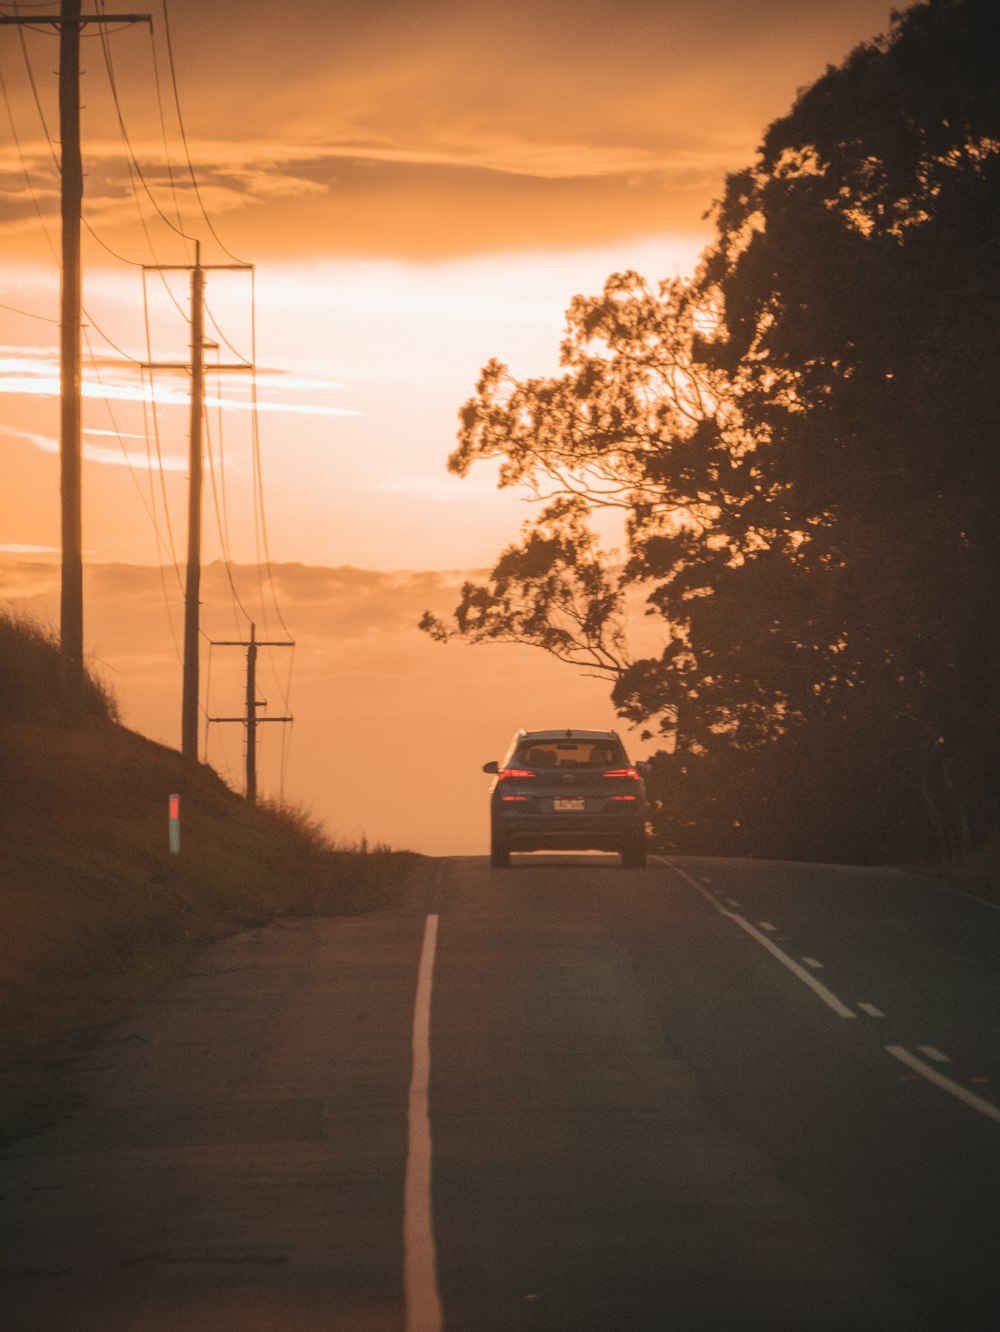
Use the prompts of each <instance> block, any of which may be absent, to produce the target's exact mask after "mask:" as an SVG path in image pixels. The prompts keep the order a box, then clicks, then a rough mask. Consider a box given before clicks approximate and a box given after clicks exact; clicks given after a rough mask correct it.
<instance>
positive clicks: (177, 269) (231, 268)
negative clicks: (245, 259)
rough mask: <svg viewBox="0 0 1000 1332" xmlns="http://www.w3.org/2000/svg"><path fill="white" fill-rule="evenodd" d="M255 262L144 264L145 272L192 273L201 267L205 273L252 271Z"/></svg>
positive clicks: (143, 269)
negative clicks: (194, 269) (193, 269)
mask: <svg viewBox="0 0 1000 1332" xmlns="http://www.w3.org/2000/svg"><path fill="white" fill-rule="evenodd" d="M255 267H256V265H255V264H143V266H142V271H143V272H144V273H190V272H191V270H192V268H200V269H201V271H202V272H203V273H252V272H253V270H254V268H255Z"/></svg>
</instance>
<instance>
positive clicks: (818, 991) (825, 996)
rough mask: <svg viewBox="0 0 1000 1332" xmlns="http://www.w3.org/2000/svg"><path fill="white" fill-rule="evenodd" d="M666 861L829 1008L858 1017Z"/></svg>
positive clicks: (774, 946) (785, 955) (750, 927)
mask: <svg viewBox="0 0 1000 1332" xmlns="http://www.w3.org/2000/svg"><path fill="white" fill-rule="evenodd" d="M666 863H667V864H668V865H669V866H670V868H671V869H672V870H673V871H674V873H675V874H678V875H680V877H681V878H682V879H683V880H684V882H685V883H689V884H690V885H691V887H692V888H695V889H697V891H698V892H699V893H701V895H702V897H704V899H705V901H706V902H711V904H712V906H714V907H715V909H716V911H718V912H719V914H720V915H723V916H726V917H728V919H729V920H731V921H734V922H735V923H736V924H737V925H738V926H739V927H740V929H741V930H745V931H746V932H747V934H749V935H750V937H751V938H752V939H756V940H757V942H758V943H759V944H760V945H761V947H763V948H766V949H767V951H768V952H769V953H770V954H771V955H772V956H773V957H776V958H777V959H778V961H779V962H780V963H781V964H782V966H785V967H787V968H788V970H789V971H790V972H791V973H792V974H793V975H794V976H797V977H798V978H799V980H800V981H802V983H803V985H808V986H809V988H810V990H812V992H813V993H814V994H815V995H816V996H817V997H818V998H820V999H822V1000H823V1002H824V1004H826V1006H827V1007H828V1008H832V1009H833V1011H834V1012H835V1013H836V1014H837V1016H838V1017H842V1018H856V1017H857V1016H858V1015H857V1013H855V1012H854V1011H853V1009H850V1008H848V1007H847V1005H846V1004H845V1003H843V1002H842V1001H841V1000H840V999H838V998H837V996H836V995H835V994H834V993H833V992H832V990H828V989H827V988H826V986H825V985H821V984H820V982H819V981H818V980H817V979H816V977H815V976H810V974H809V972H808V971H806V969H805V968H804V967H800V966H799V964H798V962H796V961H795V959H794V958H791V957H789V956H788V954H787V953H786V952H784V951H783V950H782V949H780V948H779V947H778V945H777V944H775V943H772V942H771V940H770V939H769V938H768V937H767V935H766V934H762V933H761V932H760V930H758V929H757V928H756V926H754V925H751V924H750V922H749V921H748V920H745V919H744V918H743V917H742V916H740V915H738V914H737V913H736V912H735V911H727V910H726V908H725V907H724V906H720V905H719V903H718V902H717V901H716V900H715V898H714V897H713V896H712V895H711V893H709V892H706V891H705V889H704V888H703V887H702V886H701V884H700V883H699V882H698V880H697V879H692V877H691V875H690V874H688V873H687V872H686V871H685V870H682V869H681V867H680V866H679V865H675V864H674V863H673V861H672V860H668V861H667V862H666Z"/></svg>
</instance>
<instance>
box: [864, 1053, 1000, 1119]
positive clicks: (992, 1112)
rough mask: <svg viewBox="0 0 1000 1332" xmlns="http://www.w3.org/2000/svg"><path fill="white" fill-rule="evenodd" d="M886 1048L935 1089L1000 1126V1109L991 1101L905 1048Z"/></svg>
mask: <svg viewBox="0 0 1000 1332" xmlns="http://www.w3.org/2000/svg"><path fill="white" fill-rule="evenodd" d="M885 1048H886V1049H887V1050H888V1052H889V1053H890V1054H891V1055H892V1057H893V1058H894V1059H898V1060H899V1062H900V1063H901V1064H905V1065H906V1066H907V1068H912V1069H913V1071H914V1073H919V1074H920V1076H921V1077H922V1078H926V1079H927V1081H928V1082H933V1083H934V1085H935V1087H940V1088H941V1089H942V1090H943V1091H946V1092H951V1094H952V1096H956V1097H957V1098H958V1099H959V1100H960V1101H964V1102H965V1104H966V1105H968V1106H971V1107H972V1109H973V1110H978V1111H979V1113H980V1114H981V1115H985V1116H986V1118H987V1119H994V1120H996V1122H997V1123H998V1124H1000V1107H998V1106H995V1105H993V1104H992V1102H990V1101H985V1100H983V1098H982V1097H981V1096H977V1095H976V1093H975V1092H971V1091H969V1090H968V1088H966V1087H963V1086H962V1085H961V1084H960V1083H958V1082H953V1081H952V1079H951V1078H946V1077H945V1075H944V1074H943V1073H939V1072H938V1071H937V1069H936V1068H931V1066H930V1064H925V1063H924V1061H923V1060H922V1059H918V1058H917V1056H916V1055H912V1054H910V1052H909V1050H906V1049H904V1048H903V1046H901V1045H887V1046H886V1047H885Z"/></svg>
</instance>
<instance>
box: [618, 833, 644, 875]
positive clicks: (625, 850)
mask: <svg viewBox="0 0 1000 1332" xmlns="http://www.w3.org/2000/svg"><path fill="white" fill-rule="evenodd" d="M622 864H623V865H624V866H625V868H626V869H645V868H646V847H645V844H644V843H643V842H641V841H639V840H638V839H637V838H636V839H629V841H627V842H625V843H623V845H622Z"/></svg>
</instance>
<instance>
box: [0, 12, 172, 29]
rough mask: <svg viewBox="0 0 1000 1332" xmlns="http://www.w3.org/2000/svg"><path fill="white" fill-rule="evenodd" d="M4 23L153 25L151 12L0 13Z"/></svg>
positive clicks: (0, 19) (1, 20) (0, 22)
mask: <svg viewBox="0 0 1000 1332" xmlns="http://www.w3.org/2000/svg"><path fill="white" fill-rule="evenodd" d="M4 23H27V24H35V25H36V26H37V25H38V24H39V23H52V24H54V25H55V26H57V27H58V26H59V25H60V24H62V23H73V24H77V23H78V24H80V26H81V27H82V26H83V25H84V24H85V23H148V24H149V26H150V27H152V26H153V16H152V14H79V15H77V16H76V17H75V18H70V19H68V18H66V17H65V15H63V14H33V15H32V16H31V17H30V18H29V17H28V16H27V15H26V14H3V15H0V24H4Z"/></svg>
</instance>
